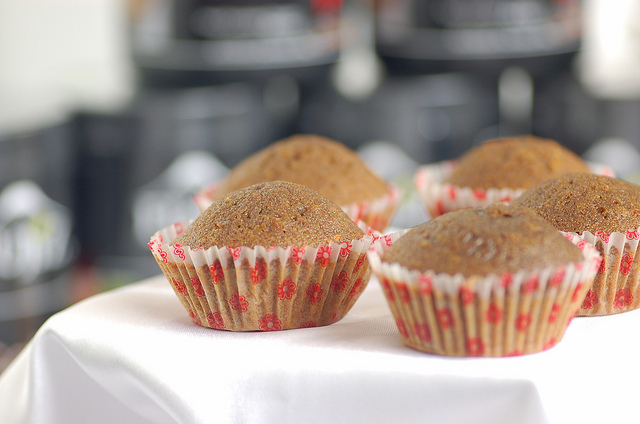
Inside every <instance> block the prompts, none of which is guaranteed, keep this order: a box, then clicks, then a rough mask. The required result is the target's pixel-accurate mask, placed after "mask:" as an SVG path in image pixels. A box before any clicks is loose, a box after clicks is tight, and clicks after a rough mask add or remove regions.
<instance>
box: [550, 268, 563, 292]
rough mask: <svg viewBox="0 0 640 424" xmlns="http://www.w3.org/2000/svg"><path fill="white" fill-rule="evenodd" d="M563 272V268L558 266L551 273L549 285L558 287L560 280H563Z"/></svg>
mask: <svg viewBox="0 0 640 424" xmlns="http://www.w3.org/2000/svg"><path fill="white" fill-rule="evenodd" d="M565 274H566V273H565V270H564V268H560V269H559V270H558V271H556V273H555V274H553V277H551V287H558V286H559V285H560V283H562V280H564V276H565Z"/></svg>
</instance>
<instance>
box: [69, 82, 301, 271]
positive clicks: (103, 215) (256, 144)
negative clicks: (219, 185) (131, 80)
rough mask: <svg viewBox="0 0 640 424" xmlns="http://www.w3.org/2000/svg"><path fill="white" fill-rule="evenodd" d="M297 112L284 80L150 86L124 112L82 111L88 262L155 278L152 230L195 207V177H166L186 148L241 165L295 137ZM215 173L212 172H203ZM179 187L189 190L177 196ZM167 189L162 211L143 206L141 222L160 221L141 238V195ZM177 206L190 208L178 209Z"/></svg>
mask: <svg viewBox="0 0 640 424" xmlns="http://www.w3.org/2000/svg"><path fill="white" fill-rule="evenodd" d="M296 112H297V91H296V87H295V84H293V85H292V84H290V83H289V82H287V81H286V80H277V81H269V82H267V83H264V84H257V83H235V84H229V85H220V86H213V87H203V88H189V89H162V90H142V91H141V92H140V93H139V95H138V96H137V97H136V98H135V99H134V100H133V101H132V102H131V104H130V105H128V106H127V107H126V108H124V109H123V110H121V111H119V112H114V113H111V114H89V113H84V114H81V115H80V116H79V117H78V119H77V125H76V129H77V143H78V147H77V148H78V152H79V155H80V158H79V177H78V198H79V202H78V212H77V213H78V216H79V217H80V220H79V223H78V234H79V238H80V242H81V247H82V252H83V260H85V261H89V262H91V263H95V264H96V265H98V266H99V267H102V266H103V265H105V264H106V263H108V264H107V265H106V266H108V267H109V266H111V267H114V268H120V269H121V270H123V271H125V270H129V271H130V272H132V273H134V275H133V277H134V278H136V279H139V278H142V277H145V276H148V275H150V274H149V273H150V272H152V273H153V275H155V274H156V273H157V265H155V263H154V261H153V258H152V256H151V255H150V253H149V251H148V248H147V246H146V244H147V243H148V241H149V240H148V237H150V236H151V235H152V233H153V232H155V231H157V230H159V229H161V228H162V227H164V226H166V225H169V224H172V223H174V222H175V221H177V220H182V219H187V218H195V216H196V214H197V212H196V209H195V204H194V203H193V201H192V199H190V198H189V197H190V196H191V195H193V194H195V192H196V188H193V187H191V188H190V187H189V185H187V184H186V181H188V180H189V179H188V178H187V177H188V175H186V174H185V175H184V176H179V177H175V178H184V181H174V183H175V184H173V182H172V181H170V180H167V179H166V178H164V179H159V178H158V177H159V176H160V175H162V174H163V173H165V171H167V170H168V169H169V168H170V167H171V166H172V165H173V164H174V162H175V161H176V160H177V159H179V158H180V157H182V156H183V155H185V154H187V153H188V152H203V153H202V154H200V156H202V157H203V158H204V157H205V156H207V155H210V156H211V157H215V158H216V159H217V160H219V161H220V162H221V163H222V164H224V165H225V166H227V167H230V166H233V165H235V164H236V163H237V162H238V161H240V160H241V159H242V158H244V157H245V156H246V155H248V154H249V153H251V152H253V151H255V150H256V149H259V148H261V147H264V146H265V145H266V144H268V143H269V142H271V141H273V140H275V139H278V138H281V137H283V136H285V135H287V134H289V133H290V126H291V125H292V120H293V119H294V117H295V114H296ZM168 175H173V174H171V173H169V174H168ZM207 175H210V174H209V173H207V172H206V170H205V171H204V172H202V173H201V175H200V178H206V176H207ZM210 182H211V181H200V182H199V183H200V184H202V185H205V184H208V183H210ZM183 183H185V184H183ZM197 183H198V182H197V181H196V183H195V184H197ZM190 184H191V185H193V184H192V183H190ZM197 188H200V187H197ZM176 189H180V190H183V191H182V192H181V193H178V194H177V193H176V191H175V190H176ZM189 189H191V190H192V192H191V193H190V192H189ZM163 191H164V193H165V195H164V196H160V197H159V196H155V197H153V199H154V200H153V202H152V203H153V206H154V207H155V208H157V209H156V211H155V214H154V213H153V208H149V207H147V208H143V210H146V211H147V212H145V214H146V215H144V217H142V218H140V215H139V217H138V219H139V220H140V219H142V220H143V221H144V224H145V225H144V226H143V227H142V228H153V231H151V232H150V233H149V234H147V239H146V240H144V241H143V240H142V239H143V238H144V235H139V233H140V228H135V226H134V207H135V205H136V204H139V202H137V201H138V200H139V198H138V196H140V195H142V194H141V193H144V192H146V193H147V195H149V194H150V193H152V192H155V193H158V192H163ZM148 198H151V197H148ZM179 202H180V203H179ZM150 204H151V203H149V201H147V202H146V206H149V205H150ZM178 205H180V207H178ZM189 205H191V206H192V208H189V207H188V206H189ZM149 210H151V212H150V213H149V212H148V211H149ZM172 210H173V211H176V210H179V211H180V212H181V213H182V214H183V215H181V216H175V214H174V215H172V214H171V213H169V211H172ZM184 215H187V216H184ZM189 215H190V216H189ZM172 217H173V218H172ZM136 233H138V236H137V237H136ZM132 281H135V280H132Z"/></svg>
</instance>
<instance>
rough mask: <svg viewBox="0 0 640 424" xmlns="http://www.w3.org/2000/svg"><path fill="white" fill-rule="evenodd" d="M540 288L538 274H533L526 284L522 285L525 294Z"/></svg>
mask: <svg viewBox="0 0 640 424" xmlns="http://www.w3.org/2000/svg"><path fill="white" fill-rule="evenodd" d="M537 288H538V276H537V275H532V276H531V277H529V279H528V280H527V281H525V282H524V284H523V285H522V291H523V292H524V293H525V294H531V293H533V292H534V291H536V289H537Z"/></svg>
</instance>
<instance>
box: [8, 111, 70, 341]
mask: <svg viewBox="0 0 640 424" xmlns="http://www.w3.org/2000/svg"><path fill="white" fill-rule="evenodd" d="M32 125H33V126H32V127H31V128H32V129H29V130H27V129H23V130H21V131H17V132H12V133H8V134H1V133H0V344H2V343H4V344H6V345H11V344H13V343H18V342H24V341H26V340H28V339H29V338H30V337H31V336H32V335H33V334H34V333H35V331H36V330H37V329H38V328H39V327H40V325H41V324H42V323H43V322H44V320H45V319H46V318H48V317H49V316H50V315H51V314H53V313H55V312H57V311H59V310H61V309H63V308H65V307H67V306H69V305H70V304H71V303H72V295H71V292H72V265H73V262H74V260H75V258H76V254H77V246H76V244H75V238H74V235H73V221H74V217H73V213H72V210H73V204H74V198H73V190H72V188H71V187H72V185H73V184H72V181H73V178H74V163H75V156H74V151H73V149H72V138H71V128H70V125H69V122H68V121H67V120H61V121H56V122H47V123H46V124H43V123H40V124H37V125H36V124H35V123H32Z"/></svg>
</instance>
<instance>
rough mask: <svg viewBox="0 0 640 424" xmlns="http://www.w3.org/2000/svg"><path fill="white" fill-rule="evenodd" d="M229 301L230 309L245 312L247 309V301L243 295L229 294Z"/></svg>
mask: <svg viewBox="0 0 640 424" xmlns="http://www.w3.org/2000/svg"><path fill="white" fill-rule="evenodd" d="M229 303H230V304H231V309H233V310H234V311H240V312H247V311H248V310H249V302H248V301H247V299H246V298H245V297H244V296H241V295H239V294H238V293H234V294H232V295H231V299H229Z"/></svg>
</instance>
